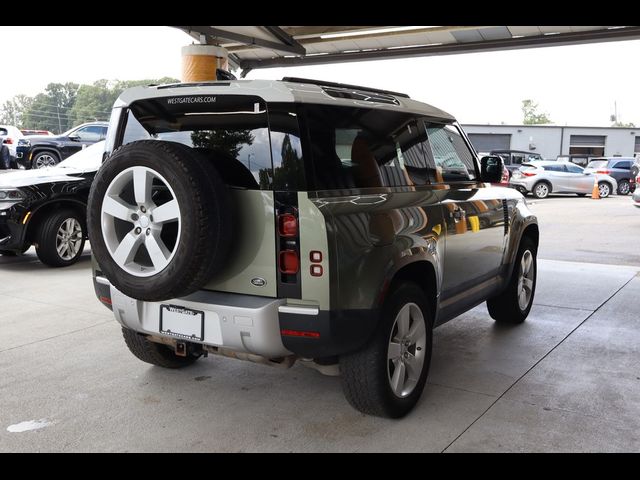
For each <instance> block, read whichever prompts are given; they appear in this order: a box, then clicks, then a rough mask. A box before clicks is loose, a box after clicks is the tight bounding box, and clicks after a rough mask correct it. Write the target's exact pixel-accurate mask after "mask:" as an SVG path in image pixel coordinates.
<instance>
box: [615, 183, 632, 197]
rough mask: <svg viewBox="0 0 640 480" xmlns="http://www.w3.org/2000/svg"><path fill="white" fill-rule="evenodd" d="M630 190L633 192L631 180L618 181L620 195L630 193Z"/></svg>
mask: <svg viewBox="0 0 640 480" xmlns="http://www.w3.org/2000/svg"><path fill="white" fill-rule="evenodd" d="M629 192H631V184H630V183H629V180H620V183H618V195H629Z"/></svg>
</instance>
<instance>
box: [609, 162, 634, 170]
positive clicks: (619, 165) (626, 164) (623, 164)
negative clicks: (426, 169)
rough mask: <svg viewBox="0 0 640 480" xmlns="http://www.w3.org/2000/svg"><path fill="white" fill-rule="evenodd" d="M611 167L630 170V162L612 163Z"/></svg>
mask: <svg viewBox="0 0 640 480" xmlns="http://www.w3.org/2000/svg"><path fill="white" fill-rule="evenodd" d="M612 168H622V169H623V170H630V169H631V162H629V161H624V162H618V163H616V164H614V165H613V167H612Z"/></svg>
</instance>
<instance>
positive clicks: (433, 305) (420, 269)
mask: <svg viewBox="0 0 640 480" xmlns="http://www.w3.org/2000/svg"><path fill="white" fill-rule="evenodd" d="M407 281H408V282H414V283H415V284H417V285H418V286H419V287H420V288H421V289H422V291H423V292H424V293H425V295H426V297H427V299H428V300H429V309H430V312H429V313H430V314H431V319H432V321H433V324H434V325H435V324H436V323H437V322H436V313H437V304H438V297H439V288H438V277H437V275H436V269H435V267H434V266H433V264H432V263H431V262H429V261H428V260H417V261H415V262H412V263H409V264H407V265H405V266H403V267H401V268H400V269H398V270H397V271H396V272H395V273H394V274H393V276H392V277H391V280H390V281H389V282H388V284H387V285H386V286H387V288H386V290H385V291H384V295H383V300H384V299H386V296H387V295H386V294H387V293H388V292H389V290H390V289H391V288H392V287H393V286H394V285H397V284H399V283H402V282H407Z"/></svg>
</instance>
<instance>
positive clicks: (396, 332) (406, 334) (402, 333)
mask: <svg viewBox="0 0 640 480" xmlns="http://www.w3.org/2000/svg"><path fill="white" fill-rule="evenodd" d="M426 341H427V331H426V327H425V323H424V315H423V313H422V311H421V310H420V307H418V305H416V304H415V303H407V304H406V305H404V306H403V307H402V308H401V309H400V311H399V312H398V315H396V319H395V321H394V323H393V327H392V329H391V335H390V337H389V345H388V347H387V378H388V380H389V386H390V387H391V390H392V391H393V393H394V395H396V396H397V397H400V398H405V397H407V396H409V395H410V394H411V392H413V390H414V389H415V387H416V385H417V384H418V381H419V380H420V375H421V374H422V369H423V367H424V361H425V345H426Z"/></svg>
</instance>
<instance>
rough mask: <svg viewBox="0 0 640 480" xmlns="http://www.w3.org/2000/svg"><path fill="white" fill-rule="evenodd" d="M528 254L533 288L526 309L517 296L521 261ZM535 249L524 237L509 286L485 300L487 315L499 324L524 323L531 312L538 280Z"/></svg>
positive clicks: (533, 244)
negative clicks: (530, 259) (530, 256)
mask: <svg viewBox="0 0 640 480" xmlns="http://www.w3.org/2000/svg"><path fill="white" fill-rule="evenodd" d="M527 251H528V252H530V253H531V255H532V257H533V264H532V267H531V268H533V286H532V288H531V297H530V298H529V302H528V304H527V306H526V308H522V307H521V306H520V304H519V302H518V294H519V288H518V287H519V280H520V272H521V265H520V264H521V261H522V257H523V256H524V254H525V252H527ZM536 258H537V247H536V245H535V243H534V242H533V240H531V239H530V238H528V237H524V238H523V239H522V241H521V242H520V247H519V248H518V253H517V255H516V261H515V265H514V268H513V273H512V274H511V279H510V280H509V284H508V285H507V288H505V290H504V291H503V292H502V293H501V294H500V295H497V296H495V297H493V298H490V299H489V300H487V310H489V315H491V318H493V319H494V320H495V321H496V322H499V323H507V324H518V323H522V322H524V321H525V319H526V318H527V316H528V315H529V312H530V311H531V306H532V305H533V298H534V296H535V293H536V282H537V279H538V268H537V260H536Z"/></svg>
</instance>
